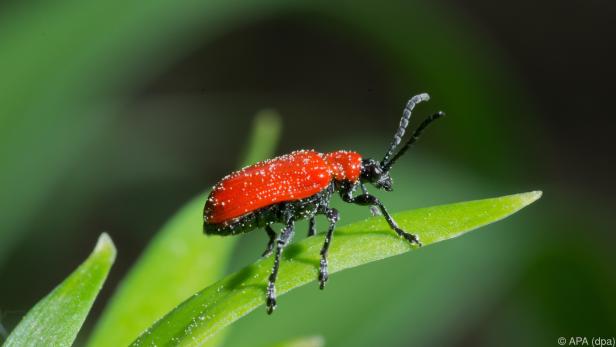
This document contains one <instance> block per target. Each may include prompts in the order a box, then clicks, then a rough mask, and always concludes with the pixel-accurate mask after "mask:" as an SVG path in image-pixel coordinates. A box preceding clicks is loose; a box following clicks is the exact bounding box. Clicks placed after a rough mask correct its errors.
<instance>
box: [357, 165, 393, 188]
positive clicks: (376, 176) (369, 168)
mask: <svg viewBox="0 0 616 347" xmlns="http://www.w3.org/2000/svg"><path fill="white" fill-rule="evenodd" d="M361 181H362V182H366V183H370V184H372V185H373V186H375V187H377V188H378V189H384V190H386V191H388V192H391V191H392V189H393V188H392V184H393V181H392V180H391V177H390V176H389V172H387V171H385V170H383V167H382V166H381V162H379V161H377V160H374V159H364V160H363V161H362V163H361Z"/></svg>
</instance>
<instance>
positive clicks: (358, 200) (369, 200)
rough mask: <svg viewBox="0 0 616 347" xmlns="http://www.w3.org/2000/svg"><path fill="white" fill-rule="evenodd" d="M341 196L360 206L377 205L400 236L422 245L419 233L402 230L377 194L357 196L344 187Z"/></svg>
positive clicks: (345, 200) (346, 200) (344, 199)
mask: <svg viewBox="0 0 616 347" xmlns="http://www.w3.org/2000/svg"><path fill="white" fill-rule="evenodd" d="M340 196H341V197H342V200H343V201H344V202H348V203H351V204H356V205H360V206H377V207H378V208H379V210H380V211H381V214H382V215H383V217H385V220H386V221H387V223H388V224H389V226H390V227H391V228H392V229H393V230H394V231H395V232H396V234H398V236H400V237H403V238H404V239H405V240H407V241H409V242H410V243H415V244H417V245H418V246H421V242H420V241H419V238H418V237H417V235H414V234H411V233H407V232H406V231H404V230H402V229H401V228H400V227H399V226H398V224H397V223H396V221H395V220H394V219H393V218H392V217H391V215H390V214H389V212H388V211H387V209H386V208H385V206H384V205H383V203H382V202H381V201H380V200H379V199H378V198H377V197H376V196H374V195H371V194H361V195H358V196H356V197H353V191H352V189H350V188H346V189H342V190H341V191H340Z"/></svg>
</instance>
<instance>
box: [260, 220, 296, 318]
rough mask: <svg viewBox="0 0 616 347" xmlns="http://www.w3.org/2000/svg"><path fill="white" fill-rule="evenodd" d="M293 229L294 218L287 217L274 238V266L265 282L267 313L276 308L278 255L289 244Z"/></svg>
mask: <svg viewBox="0 0 616 347" xmlns="http://www.w3.org/2000/svg"><path fill="white" fill-rule="evenodd" d="M294 230H295V220H293V219H292V218H289V219H288V221H287V223H286V226H285V228H284V229H283V230H282V232H280V235H279V236H278V239H277V240H276V251H275V257H274V267H273V268H272V273H271V274H270V276H269V281H268V283H267V297H266V300H265V304H266V306H267V313H268V314H272V312H274V310H275V309H276V278H277V277H278V268H279V267H280V256H281V255H282V250H283V249H284V247H285V246H286V245H287V244H289V242H290V241H291V239H292V238H293V232H294Z"/></svg>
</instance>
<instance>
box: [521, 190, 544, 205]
mask: <svg viewBox="0 0 616 347" xmlns="http://www.w3.org/2000/svg"><path fill="white" fill-rule="evenodd" d="M542 195H543V192H542V191H541V190H534V191H532V192H528V193H522V194H521V197H522V200H523V203H524V206H528V205H530V204H532V203H533V202H535V201H537V200H539V198H541V196H542Z"/></svg>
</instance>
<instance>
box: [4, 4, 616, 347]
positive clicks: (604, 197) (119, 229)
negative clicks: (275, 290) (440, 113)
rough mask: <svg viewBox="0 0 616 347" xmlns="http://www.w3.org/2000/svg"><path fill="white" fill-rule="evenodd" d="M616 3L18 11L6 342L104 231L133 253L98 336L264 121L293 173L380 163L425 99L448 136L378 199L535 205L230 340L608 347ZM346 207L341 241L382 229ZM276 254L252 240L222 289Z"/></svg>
mask: <svg viewBox="0 0 616 347" xmlns="http://www.w3.org/2000/svg"><path fill="white" fill-rule="evenodd" d="M615 4H616V3H614V2H610V1H600V0H597V1H581V0H574V1H566V2H561V1H541V2H536V1H530V0H521V1H518V2H515V3H503V2H493V1H487V0H469V1H463V2H457V1H451V0H441V1H436V2H433V1H427V0H413V1H387V2H378V3H377V2H364V1H353V2H351V1H338V2H333V3H332V2H325V1H297V2H296V1H283V0H268V1H248V0H243V1H236V2H224V1H213V0H207V1H184V2H170V1H158V0H155V1H118V0H108V1H86V2H71V1H52V2H17V1H5V2H3V3H2V4H0V186H1V189H0V323H1V324H2V325H3V326H4V327H5V328H6V329H7V330H10V329H11V328H12V327H14V326H15V324H17V322H18V321H19V319H20V318H21V316H22V315H23V314H25V312H27V310H28V309H29V308H30V307H31V306H32V305H33V304H34V303H36V301H38V300H39V299H40V298H41V297H42V296H44V295H45V294H46V293H48V292H49V291H50V290H51V288H53V287H54V286H55V285H56V284H57V283H59V282H60V281H61V280H62V279H63V278H64V277H65V276H66V275H67V274H68V273H69V272H70V271H72V269H73V268H74V267H75V266H76V265H77V264H79V263H80V261H81V260H82V259H84V258H85V256H86V255H87V254H88V253H89V251H90V249H91V246H92V244H93V243H94V240H96V238H97V236H98V235H99V233H100V232H101V231H103V230H106V231H108V232H109V233H110V235H111V236H112V238H113V239H114V241H115V243H116V246H117V247H118V250H119V257H118V259H117V262H116V264H115V266H114V268H113V270H112V273H111V275H110V279H109V281H108V282H107V283H106V285H105V288H104V290H103V292H102V295H101V297H100V298H99V299H98V300H97V303H96V305H95V309H94V311H93V313H92V314H91V315H90V317H89V318H88V321H87V322H86V331H85V332H82V333H81V335H80V339H81V341H83V340H84V339H85V338H86V336H87V333H88V330H89V329H91V327H92V326H93V324H94V322H95V321H96V318H97V316H98V315H99V314H100V311H101V309H102V307H104V304H105V301H106V300H107V299H108V298H109V296H110V295H111V294H112V293H113V288H114V287H115V286H116V285H117V284H118V282H119V281H120V279H121V278H122V276H123V275H124V274H125V273H126V272H127V271H128V269H129V268H130V266H131V264H132V263H133V262H134V261H135V259H137V257H138V255H139V254H140V252H141V251H142V250H143V249H144V247H145V246H146V245H147V242H148V240H150V239H151V238H152V237H153V235H154V234H155V233H156V231H157V230H158V229H159V228H160V227H161V225H162V224H163V223H164V222H165V221H166V220H167V219H168V218H169V217H170V216H172V215H173V213H174V212H175V211H176V210H177V209H178V208H179V207H180V206H182V204H183V203H184V202H186V201H188V200H189V199H190V198H191V197H193V196H195V194H197V193H198V192H201V191H203V190H204V189H206V188H207V187H209V186H211V185H212V184H213V183H215V181H216V180H217V179H219V178H220V177H222V176H223V175H225V174H226V173H228V172H229V171H231V170H233V169H234V168H236V167H237V163H238V161H239V158H240V157H241V154H242V151H243V150H244V145H245V144H246V142H247V139H246V138H247V136H248V134H249V133H250V129H251V126H252V119H253V117H254V115H255V114H256V113H257V112H259V111H260V110H262V109H264V108H270V109H275V110H277V112H278V113H279V114H280V117H281V120H282V123H283V130H282V133H281V141H280V143H279V146H278V148H277V153H278V154H282V153H286V152H289V151H292V150H294V149H299V148H314V149H317V150H319V151H330V150H334V149H338V148H344V149H353V150H357V151H360V152H361V153H364V154H365V155H366V156H375V157H377V158H379V157H380V156H382V155H383V153H384V151H385V149H386V146H387V144H388V143H389V141H390V139H391V136H392V134H393V132H394V130H395V128H396V125H397V123H398V119H399V116H400V114H401V110H402V107H403V105H404V103H405V102H406V100H407V99H408V98H409V97H410V96H412V95H413V94H416V93H419V92H424V91H426V92H429V93H430V94H431V96H432V100H431V101H430V102H429V103H427V104H422V105H421V106H420V107H418V108H417V111H416V112H415V117H414V119H415V120H417V119H421V118H422V117H425V116H427V115H429V114H430V113H431V112H433V111H436V110H439V109H442V110H444V111H446V112H447V114H448V117H447V118H446V119H444V120H442V121H439V122H438V123H437V124H435V126H434V127H433V128H431V129H430V130H429V132H428V133H427V134H426V136H424V138H422V140H421V142H420V144H419V145H418V146H416V147H415V148H414V149H413V150H412V151H411V152H409V154H408V155H407V156H406V157H405V158H404V159H403V160H402V162H401V163H400V165H398V166H397V167H396V168H395V169H394V171H393V176H394V177H395V184H396V185H395V190H394V192H393V193H389V194H383V193H379V194H377V195H379V196H380V197H381V198H382V200H384V201H385V202H386V203H387V204H388V206H389V208H390V209H391V210H394V211H398V210H404V209H410V208H414V207H421V206H426V205H432V204H440V203H450V202H455V201H462V200H471V199H477V198H486V197H492V196H499V195H505V194H510V193H516V192H523V191H530V190H535V189H540V190H543V191H544V197H543V198H542V199H541V200H540V201H538V202H537V203H536V204H534V205H533V206H531V207H530V208H528V209H526V210H524V211H522V212H521V213H520V214H518V215H515V216H513V217H512V218H510V219H508V220H506V221H503V222H500V223H497V224H494V225H491V226H489V227H486V228H484V229H482V230H480V231H478V232H475V233H472V234H469V235H467V236H464V237H462V238H459V239H456V240H453V241H450V242H446V243H443V244H439V245H436V246H434V247H429V248H427V249H423V250H420V251H419V252H411V254H406V255H403V256H399V257H396V258H393V259H388V260H385V261H381V262H378V263H374V264H370V265H367V266H363V267H361V268H357V269H352V270H349V271H346V272H343V273H340V274H337V275H334V276H333V278H332V280H331V281H330V283H329V284H328V288H327V290H325V291H324V292H321V291H319V290H317V285H316V284H315V285H309V286H305V287H303V288H300V289H298V290H295V291H293V292H291V293H289V294H288V295H285V296H284V297H282V298H281V300H280V301H281V302H280V304H281V306H280V309H279V310H278V311H277V312H276V314H275V315H273V316H271V317H268V316H266V315H265V314H264V313H263V312H262V310H257V311H256V312H253V313H252V314H250V315H249V316H247V317H245V318H244V319H242V320H240V321H239V322H238V323H236V324H234V325H233V327H232V329H231V331H230V332H229V334H228V337H227V342H226V345H228V346H262V345H266V344H268V343H271V342H275V341H279V340H283V339H286V338H291V337H296V336H302V335H315V334H316V335H323V336H324V337H325V340H326V343H327V345H329V346H377V345H378V346H409V345H413V346H443V345H449V346H494V345H499V346H520V345H528V346H555V345H557V342H556V341H557V338H558V337H560V336H565V337H569V336H586V337H593V336H605V337H607V336H610V337H611V336H614V335H615V334H616V296H615V295H614V293H616V276H615V275H616V268H615V266H614V265H616V261H615V260H616V256H615V255H614V244H615V241H616V237H615V234H614V227H615V225H614V224H615V223H614V219H613V211H614V208H616V203H615V200H614V198H613V196H614V194H615V193H616V185H615V184H614V183H613V177H614V165H615V164H614V162H615V161H614V151H613V145H612V139H613V134H614V133H615V130H616V127H615V126H614V124H615V123H614V111H613V102H612V101H613V98H614V96H613V92H614V87H613V81H614V78H615V77H616V73H615V72H616V71H615V64H614V62H615V61H616V27H615V26H614V25H613V21H614V18H616V5H615ZM336 205H337V207H339V208H340V209H341V210H342V216H343V217H342V218H343V219H342V221H341V223H342V224H346V223H348V222H351V221H354V220H358V219H361V218H365V217H367V216H368V215H369V212H368V210H367V209H363V208H359V207H352V206H342V204H340V203H339V202H338V203H336ZM299 228H300V230H302V228H305V225H304V224H300V226H299ZM321 229H322V227H321ZM195 232H200V231H199V230H195ZM303 234H304V233H303V232H301V231H300V232H299V233H298V236H300V237H302V236H303ZM265 242H266V238H265V235H264V234H263V233H254V234H250V235H246V236H245V237H243V238H242V239H241V241H240V242H239V244H238V247H237V249H236V251H235V256H234V258H233V261H232V263H231V264H229V268H228V270H227V271H233V270H234V269H238V268H240V267H242V266H244V265H246V264H249V263H251V262H252V261H254V260H255V259H256V258H258V256H259V254H260V252H261V250H262V248H263V247H264V246H265ZM195 276H199V274H195Z"/></svg>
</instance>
